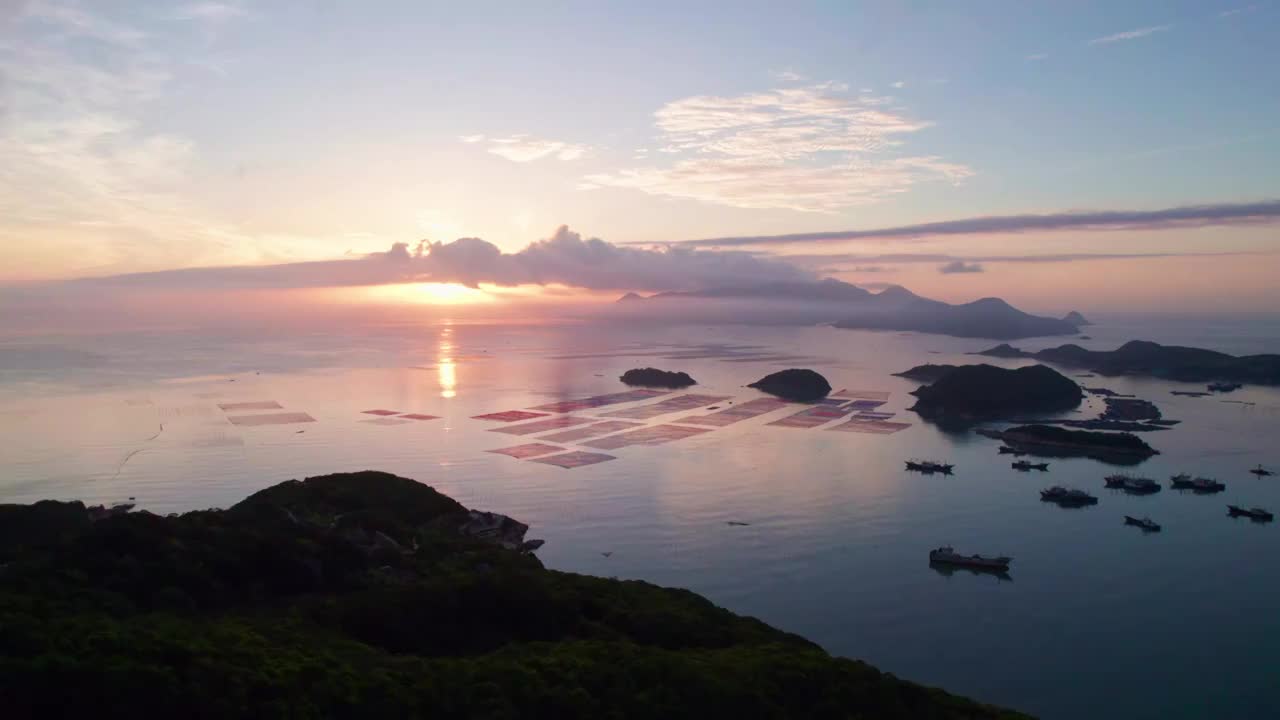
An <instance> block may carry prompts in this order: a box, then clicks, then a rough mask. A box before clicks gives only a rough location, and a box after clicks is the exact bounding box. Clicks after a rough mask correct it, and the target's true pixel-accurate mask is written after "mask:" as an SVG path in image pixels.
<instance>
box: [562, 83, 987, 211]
mask: <svg viewBox="0 0 1280 720" xmlns="http://www.w3.org/2000/svg"><path fill="white" fill-rule="evenodd" d="M654 119H655V122H656V124H657V126H658V129H659V130H660V131H661V136H660V138H659V140H660V142H661V143H662V144H663V145H664V147H663V148H662V150H663V151H664V152H666V153H669V154H670V155H673V156H680V157H679V158H678V159H676V160H675V161H674V163H673V164H671V165H669V166H658V165H649V166H644V167H635V168H628V169H623V170H620V171H617V172H611V173H597V174H593V175H588V176H587V177H586V179H585V182H584V183H583V185H582V187H584V188H587V189H591V188H600V187H615V188H630V189H634V190H640V191H642V192H646V193H649V194H653V195H663V196H668V197H679V198H690V199H694V200H701V201H703V202H708V203H714V204H718V205H729V206H732V207H740V208H785V209H790V210H799V211H803V212H834V211H836V210H839V209H842V208H846V207H850V206H854V205H863V204H867V203H871V202H876V201H879V200H883V199H885V198H887V197H890V196H893V195H896V194H899V193H903V192H906V191H907V190H909V189H910V188H911V187H912V186H913V185H916V184H918V183H922V182H930V181H939V180H941V181H950V182H958V181H960V180H963V179H965V178H967V177H969V176H970V175H972V174H973V171H972V170H970V169H969V168H968V167H966V166H964V165H960V164H956V163H952V162H947V161H945V160H943V159H942V158H940V157H937V156H933V155H908V154H901V153H900V152H899V148H900V147H901V146H902V145H903V143H904V141H905V138H906V137H908V136H910V135H911V134H912V133H916V132H919V131H921V130H924V129H925V128H928V127H929V126H930V125H931V123H929V122H925V121H921V120H917V119H914V118H911V117H908V116H907V115H905V114H904V113H903V112H902V111H901V110H899V109H897V108H895V107H893V106H892V104H891V101H890V99H889V98H885V97H877V96H874V95H871V94H867V93H861V94H857V95H854V94H850V93H849V92H848V91H847V90H846V88H844V87H843V86H841V85H836V84H830V83H828V84H823V85H814V86H809V87H800V88H782V89H775V90H770V91H767V92H758V93H750V94H746V95H738V96H734V97H720V96H711V95H700V96H696V97H690V98H685V99H682V100H677V101H675V102H671V103H668V104H667V105H665V106H663V107H662V108H660V109H659V110H658V111H657V112H656V113H654Z"/></svg>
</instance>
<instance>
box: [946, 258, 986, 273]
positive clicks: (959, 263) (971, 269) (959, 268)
mask: <svg viewBox="0 0 1280 720" xmlns="http://www.w3.org/2000/svg"><path fill="white" fill-rule="evenodd" d="M982 271H983V267H982V265H981V264H980V263H971V262H965V261H963V260H952V261H951V262H949V263H947V264H946V265H941V266H939V267H938V272H940V273H942V274H943V275H956V274H962V273H980V272H982Z"/></svg>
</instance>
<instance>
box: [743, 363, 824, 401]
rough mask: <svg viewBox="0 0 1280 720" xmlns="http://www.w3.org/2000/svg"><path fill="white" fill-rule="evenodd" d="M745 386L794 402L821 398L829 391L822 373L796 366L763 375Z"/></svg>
mask: <svg viewBox="0 0 1280 720" xmlns="http://www.w3.org/2000/svg"><path fill="white" fill-rule="evenodd" d="M747 387H750V388H755V389H756V390H759V391H761V392H767V393H769V394H770V395H777V396H778V397H780V398H783V399H784V400H794V401H796V402H813V401H814V400H821V399H822V398H824V397H826V396H827V394H828V393H830V392H831V383H829V382H827V379H826V378H824V377H822V375H820V374H818V373H817V372H815V371H813V370H802V369H797V368H791V369H789V370H779V371H778V372H776V373H771V374H769V375H765V376H764V377H762V378H760V379H759V380H757V381H755V382H753V383H751V384H750V385H748V386H747Z"/></svg>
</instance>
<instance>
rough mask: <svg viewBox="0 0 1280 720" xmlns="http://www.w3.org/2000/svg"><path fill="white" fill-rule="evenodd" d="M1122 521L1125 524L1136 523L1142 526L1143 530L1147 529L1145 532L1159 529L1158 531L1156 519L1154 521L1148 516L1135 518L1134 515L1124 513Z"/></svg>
mask: <svg viewBox="0 0 1280 720" xmlns="http://www.w3.org/2000/svg"><path fill="white" fill-rule="evenodd" d="M1124 523H1125V524H1126V525H1137V526H1138V527H1140V528H1142V529H1143V530H1145V531H1147V532H1159V531H1160V526H1159V525H1158V524H1156V521H1155V520H1152V519H1151V518H1149V517H1141V518H1136V517H1133V516H1132V515H1125V516H1124Z"/></svg>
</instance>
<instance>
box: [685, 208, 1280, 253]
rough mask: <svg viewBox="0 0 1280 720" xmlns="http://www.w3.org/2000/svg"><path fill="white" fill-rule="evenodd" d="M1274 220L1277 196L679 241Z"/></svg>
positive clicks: (727, 242)
mask: <svg viewBox="0 0 1280 720" xmlns="http://www.w3.org/2000/svg"><path fill="white" fill-rule="evenodd" d="M1277 222H1280V200H1265V201H1261V202H1253V203H1234V204H1233V203H1224V204H1218V205H1187V206H1183V207H1174V208H1165V209H1162V210H1084V211H1078V212H1076V211H1073V212H1060V213H1047V214H1043V215H988V216H983V217H973V218H962V219H959V220H944V221H941V222H933V223H920V224H918V225H899V226H897V227H887V228H878V229H874V230H837V231H833V232H816V233H795V234H790V235H749V236H736V237H720V238H704V239H700V240H685V241H683V242H681V243H680V244H682V245H688V246H693V247H733V246H745V245H782V244H799V243H828V242H842V241H845V240H894V239H899V238H917V237H931V236H946V235H1007V234H1018V233H1026V232H1053V231H1061V230H1075V231H1089V232H1098V231H1116V230H1130V231H1136V230H1168V229H1175V228H1178V229H1181V228H1202V227H1213V226H1224V225H1227V226H1230V225H1269V224H1274V223H1277Z"/></svg>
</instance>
